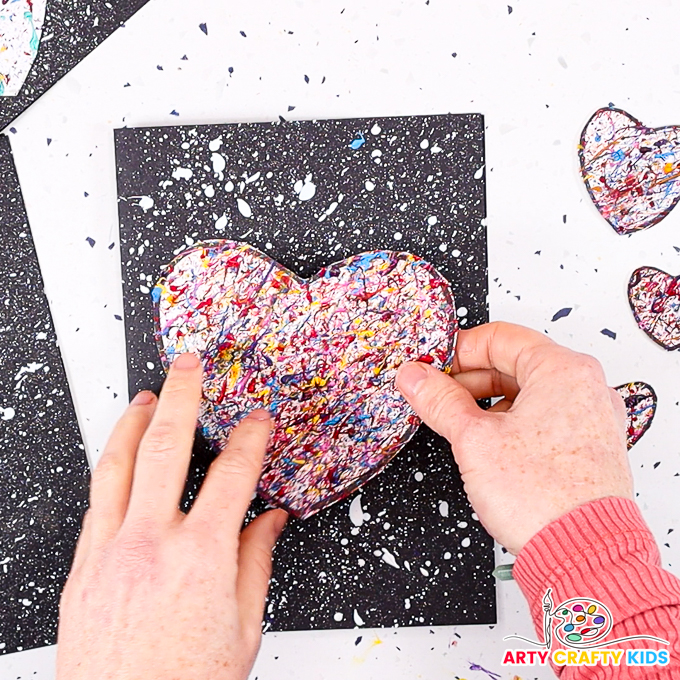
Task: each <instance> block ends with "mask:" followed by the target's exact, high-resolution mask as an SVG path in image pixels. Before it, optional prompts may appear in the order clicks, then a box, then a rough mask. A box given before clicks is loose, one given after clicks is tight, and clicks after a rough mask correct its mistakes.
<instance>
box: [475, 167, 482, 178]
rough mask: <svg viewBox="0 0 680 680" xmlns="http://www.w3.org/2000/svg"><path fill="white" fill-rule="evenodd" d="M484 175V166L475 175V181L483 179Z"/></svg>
mask: <svg viewBox="0 0 680 680" xmlns="http://www.w3.org/2000/svg"><path fill="white" fill-rule="evenodd" d="M483 174H484V166H483V165H482V167H481V168H479V170H477V172H476V173H475V179H482V175H483Z"/></svg>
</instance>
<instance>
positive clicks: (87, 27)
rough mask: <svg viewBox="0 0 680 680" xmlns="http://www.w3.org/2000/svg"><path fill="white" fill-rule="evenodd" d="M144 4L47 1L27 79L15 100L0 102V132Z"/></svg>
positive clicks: (141, 1)
mask: <svg viewBox="0 0 680 680" xmlns="http://www.w3.org/2000/svg"><path fill="white" fill-rule="evenodd" d="M148 1H149V0H116V1H115V2H110V1H109V0H68V1H67V0H48V3H47V10H46V14H45V22H44V24H43V27H42V35H41V38H40V46H39V47H38V48H37V49H38V53H37V56H36V58H35V61H34V62H33V65H32V66H31V69H30V71H29V73H28V76H27V77H26V80H25V82H24V83H23V85H22V87H21V90H20V91H19V93H18V94H17V95H16V96H13V97H3V98H0V129H3V128H5V127H6V126H7V125H9V124H10V123H11V122H12V121H13V120H14V119H15V118H16V117H17V116H18V115H19V114H20V113H21V112H22V111H24V110H25V109H27V108H28V107H29V106H30V105H31V104H32V103H33V102H34V101H36V99H38V98H39V97H41V96H42V95H43V94H44V93H45V92H47V90H49V89H50V88H51V87H52V85H54V84H55V83H56V82H57V81H59V80H60V79H61V78H63V77H64V76H65V75H66V74H67V73H68V72H69V71H70V70H71V69H72V68H73V67H74V66H76V65H77V64H78V63H80V62H81V61H82V60H83V59H84V58H85V57H86V56H87V55H88V54H89V53H90V52H92V50H94V49H95V48H96V47H98V46H99V45H100V44H101V43H102V42H103V41H104V40H105V39H106V38H108V37H109V35H111V33H113V32H114V31H115V30H116V29H117V28H119V27H120V26H121V25H122V24H123V23H124V22H125V21H127V20H128V19H129V18H130V17H131V16H132V15H133V14H134V13H135V12H137V10H139V9H140V8H141V7H143V6H144V5H145V4H146V3H147V2H148ZM3 4H5V3H3Z"/></svg>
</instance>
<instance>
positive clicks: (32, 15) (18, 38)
mask: <svg viewBox="0 0 680 680" xmlns="http://www.w3.org/2000/svg"><path fill="white" fill-rule="evenodd" d="M46 5H47V0H14V1H13V2H10V3H9V4H8V3H7V1H6V0H5V2H3V3H2V5H0V96H5V97H14V96H16V95H17V94H19V91H20V90H21V87H22V86H23V84H24V81H25V80H26V76H28V73H29V71H30V70H31V66H32V65H33V61H34V60H35V57H36V55H37V54H38V46H39V45H40V36H41V33H42V26H43V22H44V20H45V7H46Z"/></svg>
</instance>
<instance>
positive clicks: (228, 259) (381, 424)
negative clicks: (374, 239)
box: [152, 241, 458, 518]
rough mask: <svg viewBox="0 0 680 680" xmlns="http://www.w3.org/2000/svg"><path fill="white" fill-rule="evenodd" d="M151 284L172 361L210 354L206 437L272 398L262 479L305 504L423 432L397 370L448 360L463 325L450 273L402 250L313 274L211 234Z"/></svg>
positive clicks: (323, 498) (306, 509) (306, 512)
mask: <svg viewBox="0 0 680 680" xmlns="http://www.w3.org/2000/svg"><path fill="white" fill-rule="evenodd" d="M152 294H153V298H154V301H155V304H156V324H157V326H156V328H157V331H156V333H157V341H158V344H159V350H160V354H161V357H162V359H163V362H164V365H165V366H166V367H167V366H168V365H169V364H170V363H171V362H172V357H173V356H174V355H176V354H178V353H181V352H187V351H193V352H197V353H198V354H199V355H200V356H201V358H202V361H203V367H204V384H203V401H202V405H201V411H200V422H201V425H202V428H203V431H204V434H205V435H206V437H207V438H208V440H209V441H210V442H211V443H212V444H213V445H214V447H215V449H216V450H219V449H220V448H221V447H222V446H223V445H224V444H225V442H226V440H227V438H228V436H229V433H230V431H231V429H232V428H233V427H234V425H235V424H236V423H237V422H238V421H239V419H240V418H241V417H242V416H243V415H244V414H245V413H247V412H249V411H251V410H253V409H255V408H266V409H268V410H269V411H270V412H272V413H273V414H274V433H273V436H272V440H271V442H270V446H269V450H268V453H267V458H266V460H265V465H264V469H263V474H262V477H261V479H260V484H259V487H258V492H259V493H260V495H261V496H262V497H264V498H265V499H266V500H268V501H269V502H271V503H273V504H274V505H278V506H280V507H283V508H285V509H286V510H288V511H289V512H291V513H292V514H293V515H295V516H297V517H302V518H304V517H309V516H310V515H312V514H313V513H315V512H317V511H318V510H320V509H321V508H323V507H326V506H327V505H330V504H331V503H334V502H335V501H337V500H340V499H341V498H344V497H345V496H347V495H348V494H350V493H351V492H352V491H354V490H355V489H356V488H358V487H359V486H360V485H362V484H363V483H365V482H366V481H367V480H368V479H370V478H371V477H373V476H374V475H375V474H377V473H378V472H379V471H380V470H381V469H382V468H383V467H384V466H385V465H386V464H387V463H388V462H389V461H390V459H391V458H392V457H393V456H394V455H395V454H396V453H397V452H398V451H399V449H400V448H401V447H402V446H403V445H404V444H405V442H406V441H408V439H409V438H410V437H411V436H412V435H413V434H414V432H415V431H416V429H417V427H418V425H419V420H418V418H417V416H416V415H415V414H414V413H413V411H412V410H411V409H410V407H409V406H408V404H407V403H406V402H405V401H404V399H403V398H402V397H401V395H400V394H399V392H398V391H397V390H396V388H395V385H394V378H395V375H396V370H397V368H398V366H399V365H400V364H401V363H403V362H405V361H413V360H421V361H427V362H430V363H432V364H434V365H435V366H437V367H438V368H446V367H448V366H449V365H450V363H451V361H452V359H453V353H454V348H455V340H456V334H457V330H458V324H457V320H456V314H455V304H454V300H453V296H452V294H451V290H450V287H449V284H448V282H447V281H446V279H444V278H443V277H442V276H441V275H440V274H439V273H438V272H437V271H436V270H435V269H434V268H433V267H432V265H430V264H429V263H427V262H425V261H424V260H421V259H420V258H418V257H415V256H414V255H410V254H408V253H396V252H392V251H374V252H369V253H363V254H361V255H356V256H354V257H350V258H348V259H346V260H343V261H342V262H338V263H336V264H333V265H330V266H329V267H326V268H325V269H323V270H321V271H320V272H319V273H318V274H317V275H316V276H315V277H314V278H312V279H301V278H299V277H298V276H296V275H295V274H293V273H292V272H290V271H288V270H287V269H284V268H283V267H282V266H281V265H279V264H277V263H276V262H274V261H273V260H271V258H269V257H267V256H266V255H264V254H263V253H261V252H259V251H258V250H256V249H255V248H252V247H251V246H249V245H247V244H242V243H233V242H230V241H206V242H204V243H201V244H198V245H196V246H193V247H191V248H190V249H188V250H186V251H184V252H183V253H181V254H180V255H179V256H178V257H177V258H176V259H175V260H173V262H171V263H170V264H169V265H168V266H167V268H166V270H165V272H164V274H163V276H162V278H161V279H160V280H159V281H158V283H157V284H156V286H155V288H154V290H153V293H152Z"/></svg>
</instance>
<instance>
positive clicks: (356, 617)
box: [353, 609, 364, 626]
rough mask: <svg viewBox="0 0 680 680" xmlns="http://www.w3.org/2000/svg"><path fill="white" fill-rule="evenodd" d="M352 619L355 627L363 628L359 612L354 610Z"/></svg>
mask: <svg viewBox="0 0 680 680" xmlns="http://www.w3.org/2000/svg"><path fill="white" fill-rule="evenodd" d="M353 618H354V623H355V624H356V625H357V626H363V625H364V620H363V619H362V618H361V616H359V612H358V611H357V610H356V609H355V610H354V614H353Z"/></svg>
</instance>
